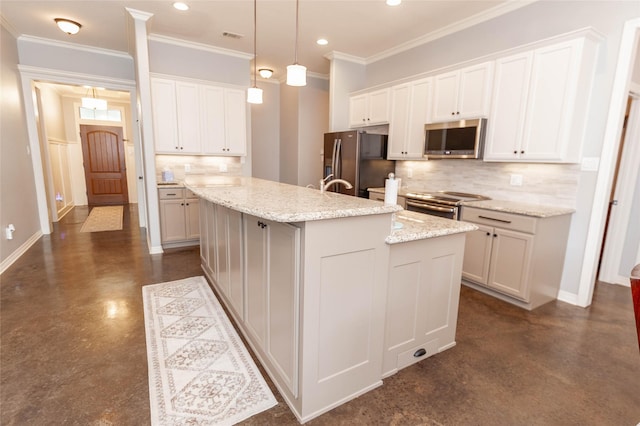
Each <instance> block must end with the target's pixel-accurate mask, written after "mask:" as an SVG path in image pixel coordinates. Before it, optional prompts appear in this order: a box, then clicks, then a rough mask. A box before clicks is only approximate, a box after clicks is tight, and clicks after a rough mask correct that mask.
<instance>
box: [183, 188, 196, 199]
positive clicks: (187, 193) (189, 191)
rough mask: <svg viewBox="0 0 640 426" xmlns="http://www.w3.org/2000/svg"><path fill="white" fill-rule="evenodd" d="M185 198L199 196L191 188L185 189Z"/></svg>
mask: <svg viewBox="0 0 640 426" xmlns="http://www.w3.org/2000/svg"><path fill="white" fill-rule="evenodd" d="M184 198H198V196H197V195H196V194H194V193H193V191H191V190H190V189H186V188H185V189H184Z"/></svg>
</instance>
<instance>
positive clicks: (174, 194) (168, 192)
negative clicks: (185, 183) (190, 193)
mask: <svg viewBox="0 0 640 426" xmlns="http://www.w3.org/2000/svg"><path fill="white" fill-rule="evenodd" d="M158 197H159V198H160V199H161V200H181V199H183V198H184V188H160V189H158Z"/></svg>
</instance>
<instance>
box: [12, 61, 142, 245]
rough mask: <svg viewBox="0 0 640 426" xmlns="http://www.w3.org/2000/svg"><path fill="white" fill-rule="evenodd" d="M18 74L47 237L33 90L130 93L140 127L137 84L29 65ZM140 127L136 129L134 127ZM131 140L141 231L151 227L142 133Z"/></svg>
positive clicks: (134, 133) (48, 226)
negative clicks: (62, 87) (39, 86)
mask: <svg viewBox="0 0 640 426" xmlns="http://www.w3.org/2000/svg"><path fill="white" fill-rule="evenodd" d="M18 71H19V72H20V76H21V83H22V96H23V99H24V106H25V116H26V117H25V118H26V122H27V134H28V136H29V150H30V154H31V162H32V166H33V176H34V180H35V187H36V188H35V189H36V199H37V203H38V217H39V219H40V229H41V231H42V233H43V234H51V232H52V226H51V223H50V222H49V206H48V203H47V193H46V187H45V179H46V178H47V177H46V176H45V173H44V170H43V168H42V159H43V155H44V153H43V152H42V151H41V149H40V143H39V138H38V130H37V124H36V118H35V109H34V108H35V104H34V98H33V96H32V94H33V87H34V85H35V84H36V83H37V82H48V83H57V84H70V85H74V86H78V85H89V86H94V87H96V86H97V87H104V88H106V89H109V90H118V91H126V92H129V95H130V97H129V102H130V105H131V108H130V109H131V122H132V123H139V119H138V109H137V107H136V105H137V96H138V95H137V87H136V82H135V81H134V80H124V79H115V78H109V77H103V76H97V75H90V74H82V73H73V72H69V71H64V72H63V71H58V70H50V69H44V68H38V67H33V66H28V65H18ZM134 127H136V126H134ZM131 135H132V136H131V137H132V138H133V143H134V150H135V159H136V172H137V174H138V176H139V179H138V181H137V189H138V216H139V218H138V220H139V224H140V227H146V226H147V219H146V217H147V215H146V212H147V205H146V191H145V188H144V179H145V170H146V169H145V168H144V165H143V160H142V142H141V137H140V132H139V129H138V131H136V130H135V129H132V132H131Z"/></svg>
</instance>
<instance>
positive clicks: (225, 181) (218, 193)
mask: <svg viewBox="0 0 640 426" xmlns="http://www.w3.org/2000/svg"><path fill="white" fill-rule="evenodd" d="M184 183H185V185H186V187H187V188H188V189H190V190H191V191H193V192H194V193H195V194H196V195H198V196H199V197H201V198H204V199H205V200H208V201H211V202H213V203H216V204H220V205H222V206H224V207H229V208H231V209H234V210H238V211H240V212H242V213H247V214H250V215H253V216H257V217H261V218H263V219H268V220H273V221H275V222H306V221H311V220H322V219H335V218H339V217H351V216H366V215H373V214H385V213H393V212H397V211H400V210H402V207H400V206H385V205H384V204H382V203H381V202H379V201H372V200H368V199H366V198H358V197H352V196H349V195H342V194H336V193H333V192H328V193H320V191H318V190H317V189H312V188H303V187H301V186H295V185H287V184H283V183H278V182H272V181H268V180H263V179H257V178H251V177H238V176H233V177H227V176H204V175H203V176H193V177H192V176H190V177H188V178H187V179H185V182H184Z"/></svg>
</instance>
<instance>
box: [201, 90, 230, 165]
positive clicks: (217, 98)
mask: <svg viewBox="0 0 640 426" xmlns="http://www.w3.org/2000/svg"><path fill="white" fill-rule="evenodd" d="M200 100H201V103H200V105H201V110H202V111H201V123H202V124H201V128H202V151H203V153H204V154H223V153H224V148H226V143H225V132H224V120H225V118H224V110H225V108H224V89H223V88H222V87H216V86H201V87H200Z"/></svg>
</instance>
